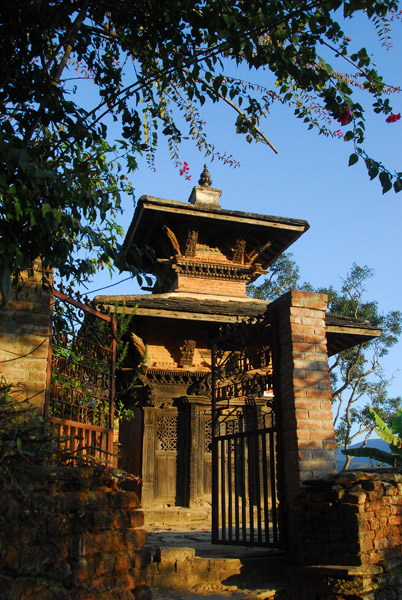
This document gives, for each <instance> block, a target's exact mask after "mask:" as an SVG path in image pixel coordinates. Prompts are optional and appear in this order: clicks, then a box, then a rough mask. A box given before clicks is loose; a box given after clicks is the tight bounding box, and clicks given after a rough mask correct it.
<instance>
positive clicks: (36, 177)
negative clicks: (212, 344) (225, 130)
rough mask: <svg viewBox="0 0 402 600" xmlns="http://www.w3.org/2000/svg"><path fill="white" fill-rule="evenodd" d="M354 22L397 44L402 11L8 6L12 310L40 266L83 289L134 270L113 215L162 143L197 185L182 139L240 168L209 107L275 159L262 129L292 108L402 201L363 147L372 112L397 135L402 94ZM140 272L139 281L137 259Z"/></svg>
mask: <svg viewBox="0 0 402 600" xmlns="http://www.w3.org/2000/svg"><path fill="white" fill-rule="evenodd" d="M355 17H360V18H362V19H363V18H368V19H369V21H370V22H371V23H372V25H373V27H374V28H375V30H376V31H377V32H378V34H379V40H380V43H381V44H385V45H386V46H389V45H390V38H389V31H390V21H391V20H392V19H399V18H400V13H399V12H398V2H397V1H396V0H378V1H376V2H372V1H371V0H353V2H349V1H346V0H345V1H343V2H342V1H341V0H328V1H326V2H322V1H321V0H297V1H295V0H286V1H285V0H270V1H269V2H267V1H266V0H252V1H247V2H245V1H244V0H219V1H218V0H203V1H195V2H194V0H165V2H159V3H158V2H155V1H154V0H113V1H111V0H64V1H63V2H60V0H17V1H16V0H3V1H2V2H1V3H0V49H1V55H2V57H3V60H2V64H1V67H0V123H1V132H0V166H1V169H0V173H1V174H0V291H1V293H2V298H3V301H6V300H7V298H8V297H9V295H10V289H11V280H12V278H13V277H14V278H15V277H18V274H19V272H20V271H21V270H25V269H27V268H29V267H30V266H31V265H32V263H33V260H35V259H36V258H38V257H39V258H41V259H42V262H43V264H44V266H45V267H46V268H49V267H50V268H55V269H57V270H58V272H59V273H60V275H61V276H62V277H66V278H70V279H72V280H74V281H82V280H85V278H87V277H89V276H90V275H91V274H93V273H94V271H95V270H96V269H98V268H99V267H100V266H102V265H106V266H108V267H110V268H112V267H113V266H117V268H119V269H123V268H124V269H127V268H129V267H130V265H127V264H126V258H125V255H124V252H123V250H122V247H121V244H120V234H121V230H120V229H119V227H118V226H117V225H116V220H115V217H116V214H117V213H118V212H119V210H120V194H121V193H122V192H129V193H131V192H132V186H131V184H130V182H129V180H128V178H127V175H128V174H129V173H130V172H131V171H133V170H135V169H136V167H137V160H138V157H139V156H140V155H141V154H145V155H146V157H147V159H148V160H149V162H150V164H151V165H152V164H153V159H154V155H155V150H156V147H157V144H158V135H160V134H161V135H162V136H166V137H167V141H168V145H169V148H170V153H171V157H172V159H173V160H174V162H175V163H176V165H177V166H178V168H179V169H180V172H181V173H182V174H183V176H185V177H187V178H189V177H190V175H189V173H188V166H187V165H186V164H185V163H182V162H181V161H180V157H179V144H180V142H181V140H182V139H183V138H184V137H187V138H190V139H193V140H194V142H195V144H196V145H197V146H198V147H199V149H200V150H202V151H203V152H204V153H205V154H206V155H211V157H217V158H221V159H222V160H224V161H225V162H227V163H232V164H236V163H235V162H233V158H232V157H231V156H230V155H229V156H228V155H227V153H226V152H225V153H223V154H222V153H219V152H218V151H217V150H216V149H215V147H214V145H213V143H212V142H210V141H209V140H207V139H206V135H205V132H204V120H205V119H204V117H203V115H202V106H203V105H204V103H205V102H206V99H209V100H210V101H212V102H213V103H217V102H219V103H221V104H224V105H226V106H227V107H229V108H230V110H233V111H234V114H235V128H236V132H237V133H239V134H243V135H245V137H246V140H247V141H248V142H251V141H253V140H255V141H259V142H263V143H264V144H267V145H269V146H270V147H271V148H272V149H274V150H275V151H276V149H275V147H274V145H273V143H272V142H271V141H270V140H269V139H268V138H267V136H266V135H265V134H264V133H263V131H262V130H261V128H260V125H261V119H262V118H263V117H265V116H267V114H268V112H269V109H270V106H271V104H272V103H273V102H280V103H282V104H285V105H288V106H289V107H290V109H291V110H292V111H293V113H294V115H295V117H297V118H299V119H302V120H303V121H304V122H305V123H306V126H307V128H309V129H316V131H317V132H319V133H320V134H324V135H327V136H331V137H334V138H339V137H342V138H343V139H344V140H345V141H351V142H352V143H353V145H354V148H353V151H352V154H351V155H350V159H349V164H354V163H355V162H357V161H358V160H359V159H361V160H363V161H364V163H365V165H366V167H367V169H368V172H369V176H370V178H375V177H377V176H378V177H379V179H380V182H381V185H382V189H383V191H388V190H389V189H391V188H392V186H393V187H394V189H395V191H400V190H401V189H402V176H401V174H400V173H391V172H390V171H389V170H388V169H387V168H386V167H385V166H384V165H382V164H381V162H379V161H378V160H374V159H373V158H371V157H369V156H368V155H367V153H366V151H365V149H364V139H365V114H366V113H365V108H366V109H367V102H368V104H369V107H368V108H369V110H370V111H371V110H374V112H375V113H383V116H384V117H386V120H387V121H388V122H390V123H393V122H395V121H397V120H398V119H399V118H400V114H399V113H398V114H394V113H393V112H392V108H391V105H390V102H389V97H388V95H389V93H392V92H393V91H395V88H394V87H392V85H390V84H388V83H386V82H384V81H383V79H382V77H381V76H380V75H379V74H378V73H377V70H376V66H375V62H374V60H375V58H373V59H372V58H371V53H370V54H369V53H368V52H367V50H366V49H365V48H361V49H359V48H355V47H354V43H353V40H352V39H351V38H350V37H348V34H347V33H345V32H344V31H343V29H342V24H341V23H340V22H338V21H339V20H343V21H344V22H345V24H346V26H347V20H348V19H350V18H355ZM321 53H323V54H324V55H325V56H324V57H323V56H320V54H321ZM329 60H331V62H333V66H331V65H330V64H329V62H328V61H329ZM241 66H243V67H244V69H243V70H238V67H241ZM249 69H263V70H265V72H266V74H267V79H266V81H267V83H266V85H255V84H254V83H252V82H250V81H245V80H244V79H243V78H242V73H243V72H248V70H249ZM78 92H79V93H78ZM364 105H365V106H364ZM370 105H372V106H370ZM384 121H385V118H384ZM111 124H113V125H114V128H117V129H116V131H117V133H116V135H114V134H113V138H112V139H111V134H110V129H111V128H110V125H111ZM342 127H345V128H346V129H345V130H343V131H342V130H341V128H342ZM108 128H109V129H108ZM116 138H117V139H116ZM131 267H132V270H133V272H134V273H138V271H139V270H141V255H140V252H138V254H137V260H136V265H131Z"/></svg>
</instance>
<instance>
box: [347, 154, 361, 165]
mask: <svg viewBox="0 0 402 600" xmlns="http://www.w3.org/2000/svg"><path fill="white" fill-rule="evenodd" d="M358 160H359V156H358V155H357V154H351V155H350V156H349V167H351V166H352V165H355V164H356V163H357V161H358Z"/></svg>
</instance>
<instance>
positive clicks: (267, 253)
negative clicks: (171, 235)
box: [124, 196, 310, 273]
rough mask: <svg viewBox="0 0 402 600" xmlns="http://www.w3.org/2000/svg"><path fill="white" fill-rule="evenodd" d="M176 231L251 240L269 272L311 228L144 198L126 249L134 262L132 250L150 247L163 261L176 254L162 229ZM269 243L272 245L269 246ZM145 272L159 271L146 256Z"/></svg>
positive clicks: (255, 215) (277, 219)
mask: <svg viewBox="0 0 402 600" xmlns="http://www.w3.org/2000/svg"><path fill="white" fill-rule="evenodd" d="M163 226H167V227H170V228H171V229H173V231H175V229H176V228H177V227H178V226H185V227H197V228H199V229H200V230H202V229H203V228H204V229H205V230H206V231H209V232H211V231H214V230H215V231H216V232H217V234H218V235H219V236H224V235H226V236H228V235H237V236H243V237H245V238H246V239H247V243H248V246H249V248H250V247H251V248H262V247H264V246H265V245H266V246H267V247H266V248H264V250H263V251H261V253H260V255H259V258H258V262H259V263H261V265H262V267H263V268H264V269H265V268H267V267H269V266H270V265H271V264H272V263H273V262H274V261H275V259H276V258H277V257H278V256H280V255H281V254H282V253H283V252H284V251H285V250H286V249H287V248H288V247H289V246H290V245H291V244H293V243H294V242H295V241H296V240H297V239H298V238H299V237H300V236H301V235H302V234H303V233H304V232H305V231H307V229H309V227H310V226H309V224H308V222H307V221H305V220H302V219H291V218H287V217H277V216H272V215H262V214H258V213H251V212H246V211H238V210H227V209H223V208H221V207H220V206H219V204H217V205H205V204H200V205H197V203H195V204H191V203H189V202H179V201H177V200H168V199H163V198H155V197H154V196H141V198H140V199H139V200H138V204H137V207H136V210H135V213H134V216H133V219H132V222H131V224H130V227H129V229H128V232H127V235H126V238H125V241H124V248H125V250H126V253H127V255H128V258H129V259H130V249H131V247H132V246H134V255H135V247H137V248H145V247H147V246H148V247H150V248H152V249H153V250H154V251H155V256H156V257H157V258H159V259H161V258H167V257H168V256H170V255H171V254H172V248H171V246H170V245H169V240H168V239H167V236H166V235H165V234H164V233H163V231H162V227H163ZM267 242H270V243H269V244H267ZM143 268H144V270H145V271H146V272H149V273H153V272H154V271H155V261H153V259H152V258H148V257H147V256H146V255H144V265H143Z"/></svg>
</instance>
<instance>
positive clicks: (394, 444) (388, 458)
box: [343, 399, 402, 467]
mask: <svg viewBox="0 0 402 600" xmlns="http://www.w3.org/2000/svg"><path fill="white" fill-rule="evenodd" d="M400 402H401V400H400V399H399V403H400ZM369 411H370V416H371V418H372V420H373V421H374V423H375V427H374V431H375V432H376V434H377V435H378V437H380V438H381V439H382V440H384V442H387V444H388V445H389V450H390V451H389V452H385V451H384V450H380V449H379V448H367V447H361V448H348V449H347V450H343V453H344V454H346V455H347V456H358V457H367V458H372V459H373V460H376V461H377V462H380V463H385V464H386V465H391V466H393V467H397V466H402V412H401V411H400V410H398V412H397V413H396V417H395V418H394V419H392V425H391V427H392V429H389V427H388V426H387V424H386V423H384V421H383V420H382V419H381V417H380V416H379V415H378V414H377V413H376V412H375V411H374V410H373V409H372V408H371V407H369Z"/></svg>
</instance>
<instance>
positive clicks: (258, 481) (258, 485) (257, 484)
mask: <svg viewBox="0 0 402 600" xmlns="http://www.w3.org/2000/svg"><path fill="white" fill-rule="evenodd" d="M262 436H263V433H260V432H259V431H258V422H257V431H256V432H255V461H254V464H255V505H256V508H257V530H258V533H257V539H258V542H260V543H261V542H262V527H261V449H260V439H261V438H262Z"/></svg>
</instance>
